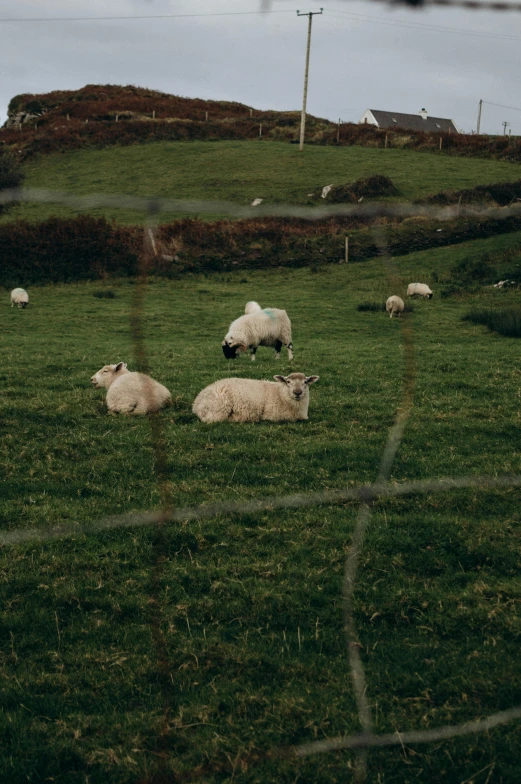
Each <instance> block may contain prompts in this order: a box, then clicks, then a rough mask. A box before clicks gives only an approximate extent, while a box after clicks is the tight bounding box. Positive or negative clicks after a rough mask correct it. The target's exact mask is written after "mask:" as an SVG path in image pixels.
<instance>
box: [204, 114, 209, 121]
mask: <svg viewBox="0 0 521 784" xmlns="http://www.w3.org/2000/svg"><path fill="white" fill-rule="evenodd" d="M205 115H206V116H205V118H204V119H205V122H208V112H205Z"/></svg>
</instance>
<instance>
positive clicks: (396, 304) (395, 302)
mask: <svg viewBox="0 0 521 784" xmlns="http://www.w3.org/2000/svg"><path fill="white" fill-rule="evenodd" d="M404 308H405V302H404V301H403V299H402V298H401V297H398V296H396V294H393V296H392V297H389V299H388V300H387V302H386V303H385V309H386V311H387V312H388V313H389V316H390V318H392V317H393V316H394V314H395V313H397V314H398V315H400V313H403V311H404Z"/></svg>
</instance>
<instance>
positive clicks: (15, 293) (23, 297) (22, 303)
mask: <svg viewBox="0 0 521 784" xmlns="http://www.w3.org/2000/svg"><path fill="white" fill-rule="evenodd" d="M28 302H29V294H28V293H27V292H26V290H25V289H13V290H12V292H11V307H12V308H14V306H15V305H18V307H19V308H26V307H27V303H28Z"/></svg>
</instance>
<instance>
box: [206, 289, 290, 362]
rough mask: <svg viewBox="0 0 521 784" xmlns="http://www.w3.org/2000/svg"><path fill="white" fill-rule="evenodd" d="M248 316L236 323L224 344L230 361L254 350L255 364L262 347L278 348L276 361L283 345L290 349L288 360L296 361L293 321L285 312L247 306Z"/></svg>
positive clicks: (257, 306)
mask: <svg viewBox="0 0 521 784" xmlns="http://www.w3.org/2000/svg"><path fill="white" fill-rule="evenodd" d="M245 310H247V312H246V313H245V314H244V316H239V318H238V319H235V321H232V323H231V324H230V328H229V330H228V332H227V333H226V335H225V336H224V340H223V342H222V344H221V345H222V350H223V354H224V356H225V357H226V359H236V358H237V357H238V355H239V354H242V353H243V352H245V351H248V349H250V351H251V358H252V361H255V352H256V351H257V348H258V347H259V346H274V347H275V359H279V358H280V350H281V348H282V346H283V345H284V346H286V347H287V349H288V359H290V360H292V359H293V343H292V342H291V321H290V320H289V318H288V314H287V313H286V311H285V310H279V309H278V308H264V310H261V309H260V305H258V304H257V302H248V303H247V304H246V308H245Z"/></svg>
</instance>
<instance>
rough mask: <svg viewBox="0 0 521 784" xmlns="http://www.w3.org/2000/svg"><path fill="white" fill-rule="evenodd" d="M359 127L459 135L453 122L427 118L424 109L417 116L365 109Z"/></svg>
mask: <svg viewBox="0 0 521 784" xmlns="http://www.w3.org/2000/svg"><path fill="white" fill-rule="evenodd" d="M359 125H376V127H377V128H384V129H385V130H387V129H389V128H403V129H404V130H407V131H426V132H428V133H461V131H460V130H459V129H458V127H457V126H456V123H455V122H454V120H447V119H446V118H444V117H429V115H428V112H427V110H426V109H422V110H421V111H420V112H418V114H401V113H400V112H383V111H381V110H380V109H366V110H365V112H364V113H363V115H362V118H361V120H359Z"/></svg>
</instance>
